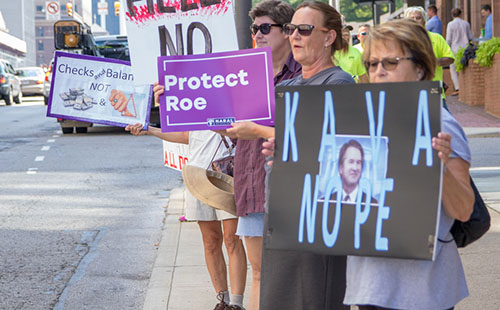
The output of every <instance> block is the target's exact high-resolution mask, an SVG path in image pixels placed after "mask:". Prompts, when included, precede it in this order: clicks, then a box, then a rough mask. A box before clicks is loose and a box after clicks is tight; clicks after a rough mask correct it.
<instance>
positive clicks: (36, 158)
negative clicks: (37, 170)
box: [35, 156, 45, 161]
mask: <svg viewBox="0 0 500 310" xmlns="http://www.w3.org/2000/svg"><path fill="white" fill-rule="evenodd" d="M44 159H45V156H37V157H35V161H43V160H44Z"/></svg>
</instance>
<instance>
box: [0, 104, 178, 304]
mask: <svg viewBox="0 0 500 310" xmlns="http://www.w3.org/2000/svg"><path fill="white" fill-rule="evenodd" d="M42 99H43V98H42V97H25V98H24V102H23V103H22V104H21V105H12V106H5V104H4V102H3V101H0V249H1V250H0V309H71V310H78V309H141V308H142V305H143V302H144V297H145V293H146V289H147V285H148V281H149V277H150V274H151V270H152V267H153V263H154V260H155V258H156V250H157V242H158V241H159V238H160V235H161V229H162V227H163V223H162V221H163V219H164V209H163V207H164V206H165V205H166V203H167V198H168V194H169V191H170V190H171V189H172V188H175V187H178V186H180V185H181V182H182V180H181V176H180V173H178V172H175V171H173V170H170V169H168V168H165V167H163V161H162V159H163V158H162V144H161V142H160V140H158V139H156V138H153V137H149V136H144V137H134V136H132V135H130V134H129V133H126V132H124V130H123V129H121V128H115V127H105V126H97V127H93V128H90V129H89V131H88V133H87V134H70V135H63V134H62V133H61V130H60V127H59V125H58V124H57V122H56V120H55V119H52V118H47V117H45V113H46V107H45V106H44V105H43V101H42Z"/></svg>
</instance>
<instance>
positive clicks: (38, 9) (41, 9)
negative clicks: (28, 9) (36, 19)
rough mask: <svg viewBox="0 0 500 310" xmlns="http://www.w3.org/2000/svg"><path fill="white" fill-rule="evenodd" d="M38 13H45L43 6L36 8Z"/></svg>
mask: <svg viewBox="0 0 500 310" xmlns="http://www.w3.org/2000/svg"><path fill="white" fill-rule="evenodd" d="M36 11H37V12H40V13H43V5H37V6H36Z"/></svg>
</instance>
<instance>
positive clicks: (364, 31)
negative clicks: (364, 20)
mask: <svg viewBox="0 0 500 310" xmlns="http://www.w3.org/2000/svg"><path fill="white" fill-rule="evenodd" d="M370 28H371V26H370V25H368V24H364V25H361V26H359V29H358V40H359V43H358V44H356V45H354V46H353V47H354V48H356V49H358V51H359V52H360V53H361V55H363V51H364V47H363V44H364V42H365V39H366V37H367V36H368V33H369V32H370Z"/></svg>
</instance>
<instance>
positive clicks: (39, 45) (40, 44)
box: [38, 41, 43, 51]
mask: <svg viewBox="0 0 500 310" xmlns="http://www.w3.org/2000/svg"><path fill="white" fill-rule="evenodd" d="M38 50H39V51H43V42H42V41H38Z"/></svg>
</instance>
